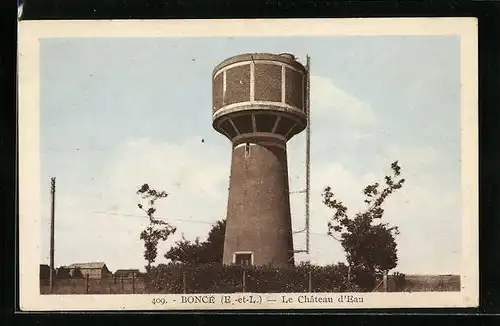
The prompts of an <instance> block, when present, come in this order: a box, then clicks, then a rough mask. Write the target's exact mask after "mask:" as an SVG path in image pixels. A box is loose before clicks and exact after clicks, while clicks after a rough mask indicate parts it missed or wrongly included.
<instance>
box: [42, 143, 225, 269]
mask: <svg viewBox="0 0 500 326" xmlns="http://www.w3.org/2000/svg"><path fill="white" fill-rule="evenodd" d="M215 151H216V152H219V153H227V155H226V156H225V155H213V152H214V148H211V147H210V146H207V145H206V143H201V142H200V141H199V139H187V140H185V141H183V142H180V143H177V144H170V143H166V142H154V141H151V140H149V139H137V140H134V141H130V142H126V143H123V144H121V146H119V147H117V148H116V149H115V150H114V151H113V152H112V153H111V155H110V157H111V160H110V161H103V162H102V164H103V168H102V171H101V174H100V175H96V176H95V181H94V182H93V183H85V182H82V180H80V178H79V177H77V176H75V177H74V180H65V181H64V182H67V183H79V184H81V185H82V186H81V188H80V191H81V192H82V193H85V194H91V195H89V196H84V197H85V198H81V197H80V196H79V194H78V193H68V192H67V191H65V192H61V194H63V195H61V196H59V197H58V205H57V209H58V211H57V216H58V221H57V223H56V235H57V236H56V238H57V242H58V246H57V252H56V264H57V265H61V264H71V263H74V262H79V261H81V262H85V261H96V260H101V261H105V262H106V263H107V264H108V266H109V267H110V268H112V269H116V268H132V267H142V266H144V265H145V261H144V259H143V258H142V254H143V244H142V242H141V241H140V240H139V233H140V231H141V230H142V229H143V227H144V226H145V225H146V222H147V220H146V218H145V217H144V214H143V213H142V211H141V210H139V208H138V207H137V204H138V203H139V202H141V200H140V198H139V196H138V195H137V194H136V193H135V191H136V189H137V188H138V187H139V186H140V185H141V184H142V183H145V182H147V183H149V184H150V186H151V187H153V188H155V189H158V190H165V191H166V192H167V193H168V194H169V195H168V197H167V198H165V199H162V200H159V201H158V202H157V216H158V217H161V218H165V219H167V221H169V222H170V223H171V224H173V225H174V226H176V227H177V228H178V232H177V233H176V234H175V235H174V236H173V237H171V238H170V239H169V241H168V242H167V243H166V244H163V245H161V246H160V247H159V257H158V260H157V262H162V261H163V262H164V261H165V259H164V258H163V254H164V253H165V251H166V250H167V249H168V247H169V246H170V245H171V244H172V243H173V242H174V241H175V240H177V239H180V238H181V237H182V235H185V236H186V238H188V239H194V238H195V237H197V236H201V237H202V238H203V237H205V236H206V235H208V231H209V230H210V228H211V224H212V223H214V222H215V221H217V220H220V219H222V218H224V217H225V214H226V211H225V209H226V201H227V197H226V194H227V184H228V171H229V168H230V154H231V152H230V147H229V146H228V148H227V150H224V151H221V150H217V149H215ZM62 189H64V188H62ZM45 210H48V208H47V209H45ZM47 222H48V221H47V220H45V221H44V223H43V227H42V235H43V236H44V238H45V234H48V232H47V226H48V223H47ZM46 245H47V244H46ZM44 252H45V253H46V252H48V250H44ZM46 256H47V255H44V256H43V259H46V260H47V259H48V257H46Z"/></svg>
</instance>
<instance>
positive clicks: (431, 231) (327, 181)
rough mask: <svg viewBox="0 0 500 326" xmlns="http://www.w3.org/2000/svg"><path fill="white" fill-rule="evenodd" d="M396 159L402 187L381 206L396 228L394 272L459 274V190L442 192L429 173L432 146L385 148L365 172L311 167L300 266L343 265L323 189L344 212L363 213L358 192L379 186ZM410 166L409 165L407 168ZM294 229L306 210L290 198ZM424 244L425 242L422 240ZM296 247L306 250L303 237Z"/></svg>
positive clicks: (332, 164)
mask: <svg viewBox="0 0 500 326" xmlns="http://www.w3.org/2000/svg"><path fill="white" fill-rule="evenodd" d="M396 154H397V158H398V159H400V162H402V163H401V165H402V167H403V177H405V178H406V179H407V181H406V183H405V185H404V187H403V188H402V189H401V190H399V191H397V192H395V193H394V194H393V195H391V196H390V197H389V198H388V199H387V201H386V203H385V204H384V208H385V214H384V218H383V220H384V222H388V223H390V224H392V225H397V226H399V229H400V231H401V235H400V236H399V237H398V238H397V243H398V255H399V264H398V267H397V270H399V271H402V272H407V273H459V271H460V261H461V256H460V252H461V251H460V250H461V236H460V235H461V218H462V217H461V210H460V190H459V189H452V188H449V189H448V191H445V192H444V193H443V191H442V188H441V187H437V185H438V184H439V183H440V182H441V181H442V180H441V178H440V177H439V176H438V175H435V174H434V173H433V172H432V171H433V170H432V167H433V164H435V163H436V162H438V161H439V155H438V153H437V151H435V150H434V149H433V148H432V147H431V146H424V147H415V148H405V147H399V146H397V145H392V146H388V147H387V148H386V150H385V151H383V152H382V153H381V154H380V157H379V160H378V161H377V162H376V163H375V164H372V165H370V167H369V168H368V169H367V170H366V171H365V172H363V173H359V172H355V171H354V170H352V169H350V168H349V167H348V166H346V165H342V164H340V163H337V162H324V161H322V162H321V163H318V164H315V166H314V169H313V170H312V174H311V214H310V215H311V222H310V223H311V253H310V255H305V254H298V255H297V258H298V260H299V261H302V260H310V261H311V262H314V263H319V264H328V263H332V262H336V261H344V260H345V253H344V251H343V249H342V247H341V245H340V244H339V243H338V242H336V241H335V240H334V239H332V238H330V237H328V236H326V231H327V222H328V219H329V218H330V216H331V215H332V211H331V210H330V209H328V208H327V207H326V206H325V205H324V204H323V203H322V202H321V193H322V190H323V189H324V187H325V186H327V185H328V186H331V187H332V190H333V192H334V193H335V196H336V198H338V199H339V200H341V201H342V202H343V203H344V204H345V205H346V207H348V212H349V214H350V215H351V216H352V215H353V214H355V213H357V212H360V211H363V210H364V209H365V208H366V204H365V203H364V202H363V200H364V199H365V198H364V195H363V193H362V189H363V188H364V187H365V186H366V185H368V184H370V183H373V182H383V177H384V175H386V174H387V173H389V172H390V167H389V165H390V163H391V162H392V160H391V159H392V158H393V157H394V155H396ZM406 162H408V164H406ZM292 212H293V213H294V219H293V221H294V225H295V229H300V228H301V227H302V225H303V221H304V214H305V206H304V201H303V199H302V198H294V197H292ZM424 239H425V240H424ZM294 240H295V245H296V246H298V247H304V246H305V236H304V234H300V236H299V235H297V236H296V237H295V239H294Z"/></svg>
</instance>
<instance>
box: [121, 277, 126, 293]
mask: <svg viewBox="0 0 500 326" xmlns="http://www.w3.org/2000/svg"><path fill="white" fill-rule="evenodd" d="M120 282H121V284H122V293H125V288H124V287H123V274H122V275H120Z"/></svg>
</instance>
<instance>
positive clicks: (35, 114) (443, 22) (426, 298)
mask: <svg viewBox="0 0 500 326" xmlns="http://www.w3.org/2000/svg"><path fill="white" fill-rule="evenodd" d="M298 35H300V36H326V35H332V36H339V35H343V36H347V35H350V36H356V35H358V36H361V35H364V36H368V35H371V36H380V35H455V36H458V37H460V40H461V85H462V93H461V137H462V143H461V144H462V190H463V197H462V198H463V207H462V211H463V217H462V273H461V285H462V291H460V292H439V293H424V292H420V293H361V294H360V293H353V294H352V295H353V296H355V297H363V303H340V302H338V297H339V296H340V295H341V294H329V296H331V297H332V298H335V300H337V301H336V302H334V303H326V304H325V303H319V304H318V303H316V304H304V303H299V302H298V300H299V296H300V295H304V294H303V293H300V294H253V297H254V298H257V299H255V300H260V303H248V302H247V303H241V304H236V305H228V304H222V301H221V300H223V299H222V297H223V294H214V295H213V297H214V299H213V300H214V302H215V303H214V304H197V305H189V304H182V303H181V295H156V294H152V295H137V294H135V295H40V294H39V283H38V282H39V281H38V266H39V257H40V255H39V250H40V246H39V243H40V232H39V229H40V193H39V189H40V179H39V178H40V164H39V163H40V156H39V134H40V130H39V119H40V116H39V100H40V94H39V89H40V85H39V83H40V81H39V73H40V70H39V40H40V39H41V38H56V37H74V38H79V37H80V38H81V37H92V38H96V37H101V38H106V37H143V38H146V37H147V38H151V37H168V36H176V37H213V36H234V37H237V36H261V37H263V36H298ZM18 55H19V61H18V62H19V69H18V78H19V111H18V117H19V139H18V144H19V256H18V257H19V268H20V275H19V286H20V288H19V293H20V298H19V299H20V307H21V310H23V311H48V310H55V311H72V310H139V309H140V310H193V309H311V308H315V309H318V308H321V309H336V308H434V307H476V306H478V304H479V277H478V274H479V254H478V234H479V230H478V215H479V213H478V211H479V209H478V188H479V187H478V40H477V20H476V19H475V18H372V19H368V18H360V19H286V20H285V19H270V20H267V19H252V20H170V21H169V20H98V21H96V20H95V21H21V22H20V23H19V49H18ZM48 190H49V189H47V191H48ZM249 295H251V294H249V293H245V294H232V296H233V298H234V299H237V298H238V297H248V296H249ZM282 295H285V296H287V297H290V298H292V300H293V301H294V302H293V303H287V304H285V303H282V302H281V301H280V300H277V301H276V302H274V303H270V302H267V301H266V299H267V298H269V297H273V298H274V299H281V296H282ZM314 295H315V296H326V294H320V293H314ZM343 295H346V294H345V293H343ZM159 297H167V301H168V303H167V304H163V305H162V304H156V305H153V304H152V300H153V299H155V298H159ZM173 300H175V302H173Z"/></svg>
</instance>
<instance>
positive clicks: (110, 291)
mask: <svg viewBox="0 0 500 326" xmlns="http://www.w3.org/2000/svg"><path fill="white" fill-rule="evenodd" d="M108 287H109V294H111V293H113V291H112V290H111V282H109V283H108Z"/></svg>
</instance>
